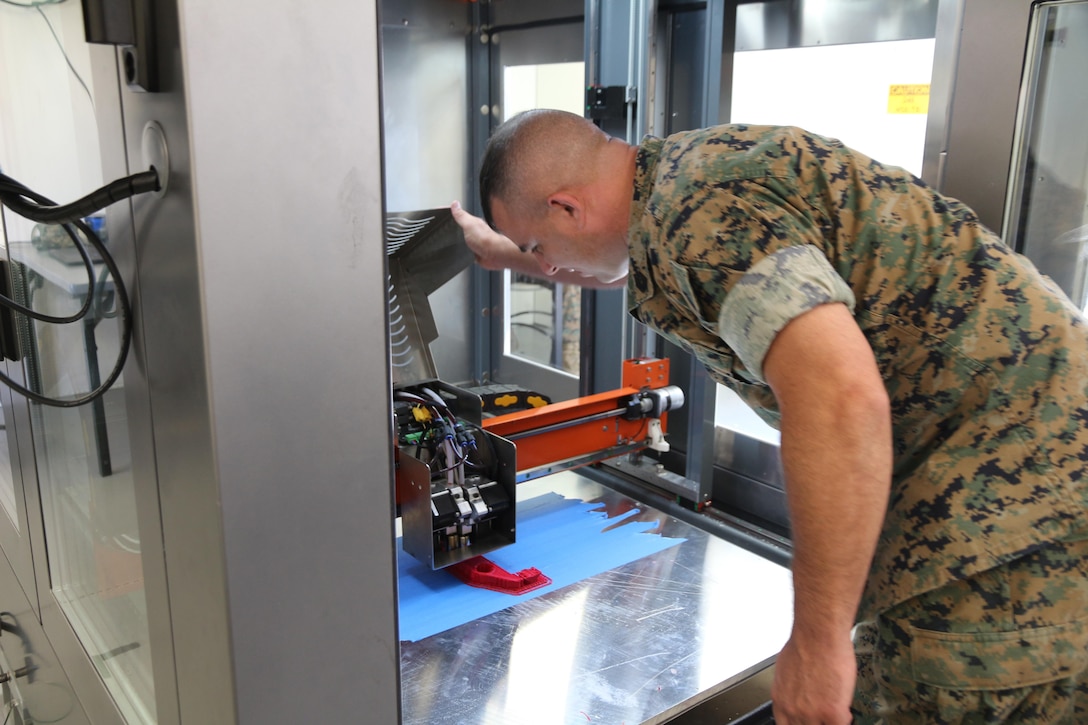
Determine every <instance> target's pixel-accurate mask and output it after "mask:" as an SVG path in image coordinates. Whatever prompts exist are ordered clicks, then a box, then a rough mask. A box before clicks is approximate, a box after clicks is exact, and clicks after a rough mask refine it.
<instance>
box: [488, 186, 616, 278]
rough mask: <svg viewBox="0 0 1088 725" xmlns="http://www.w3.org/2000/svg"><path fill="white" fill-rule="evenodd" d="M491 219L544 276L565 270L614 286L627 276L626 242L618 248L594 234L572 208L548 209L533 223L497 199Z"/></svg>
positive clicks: (553, 206) (601, 236) (551, 206)
mask: <svg viewBox="0 0 1088 725" xmlns="http://www.w3.org/2000/svg"><path fill="white" fill-rule="evenodd" d="M492 215H493V218H494V221H495V227H496V228H497V229H498V230H499V232H501V233H502V234H504V235H505V236H506V237H508V238H509V239H510V240H511V241H513V242H514V244H516V245H518V247H519V248H520V249H521V251H522V252H524V253H526V254H532V255H533V258H534V259H535V260H536V262H537V264H539V265H540V269H541V271H543V273H544V274H545V275H548V276H551V275H553V274H555V273H556V272H558V271H559V270H564V269H565V270H570V271H573V272H576V273H578V274H581V275H582V276H584V277H595V278H596V279H598V280H600V281H601V282H613V281H615V280H618V279H621V278H623V277H625V276H626V275H627V262H628V255H627V243H626V239H625V238H624V239H621V240H620V241H621V243H620V244H618V245H617V244H616V243H615V242H616V240H610V239H608V238H607V235H605V234H602V233H599V232H595V231H594V230H593V229H592V226H591V225H589V224H587V223H586V221H587V220H585V219H584V217H583V218H581V219H579V218H578V216H577V214H576V213H574V212H573V211H572V210H571V209H569V208H564V207H563V206H562V205H559V204H555V205H549V207H548V212H547V213H546V214H545V215H544V216H543V217H541V218H539V219H531V218H528V217H526V216H523V215H517V214H513V213H511V212H510V210H509V209H508V208H507V207H506V205H504V204H503V203H502V201H500V200H498V199H496V200H494V202H493V203H492ZM610 242H611V243H610Z"/></svg>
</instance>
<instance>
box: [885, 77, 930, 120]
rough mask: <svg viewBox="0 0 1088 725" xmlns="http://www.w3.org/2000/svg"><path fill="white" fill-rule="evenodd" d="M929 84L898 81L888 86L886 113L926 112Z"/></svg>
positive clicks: (927, 108) (927, 110) (927, 109)
mask: <svg viewBox="0 0 1088 725" xmlns="http://www.w3.org/2000/svg"><path fill="white" fill-rule="evenodd" d="M928 112H929V84H928V83H900V84H892V85H891V86H889V88H888V113H928Z"/></svg>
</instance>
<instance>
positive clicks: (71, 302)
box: [0, 2, 159, 723]
mask: <svg viewBox="0 0 1088 725" xmlns="http://www.w3.org/2000/svg"><path fill="white" fill-rule="evenodd" d="M90 58H91V55H90V51H89V46H88V45H87V44H86V42H85V41H84V33H83V19H82V10H81V5H80V3H70V2H62V3H34V4H30V5H27V6H25V7H18V6H15V5H12V4H5V5H0V167H2V168H3V171H4V173H6V174H8V175H9V176H11V177H13V178H15V179H17V180H18V181H20V182H21V183H23V184H25V185H26V186H28V187H29V188H31V189H33V190H34V191H36V192H38V193H40V194H43V195H44V196H46V197H49V198H51V199H53V200H54V201H57V202H61V203H66V202H70V201H74V200H75V199H77V198H80V197H81V196H83V195H85V194H87V193H89V192H91V191H93V190H94V189H97V188H99V187H100V186H102V184H103V182H104V180H103V178H102V161H101V158H100V155H99V141H98V139H99V135H98V134H99V129H98V127H97V121H96V114H95V104H96V101H97V102H103V101H101V100H100V99H98V98H96V95H95V88H94V84H93V81H92V77H91V72H90V65H91V60H90ZM116 213H123V210H121V209H119V210H118V211H117V212H116ZM86 221H87V222H88V224H89V225H90V226H91V227H92V228H95V227H99V226H100V221H101V220H100V219H95V218H91V219H87V220H86ZM4 227H5V231H6V238H7V252H8V255H9V258H10V260H11V262H12V268H13V277H15V279H14V280H13V283H14V287H15V288H16V290H20V291H21V294H20V295H19V296H20V297H21V299H22V301H23V303H24V304H26V305H27V306H30V307H32V308H33V309H35V310H37V311H40V312H44V313H48V314H52V315H70V314H72V313H74V312H76V311H77V310H78V309H79V308H80V306H81V305H82V304H83V301H84V299H85V298H86V297H87V295H88V294H89V289H90V284H89V279H90V276H89V275H88V274H87V271H86V268H85V267H84V266H83V264H82V262H80V261H78V260H79V257H78V256H76V257H75V260H76V261H75V263H73V258H72V257H71V253H72V252H73V247H72V242H71V240H70V239H69V238H68V236H67V235H66V234H65V233H64V232H63V230H62V229H60V228H59V227H56V226H46V225H41V224H35V223H34V222H32V221H29V220H27V219H24V218H20V217H18V216H16V215H15V214H13V213H11V212H10V211H8V210H5V211H4ZM101 231H102V235H103V236H104V237H105V236H107V235H106V232H105V227H104V226H103V227H101ZM104 241H106V244H107V246H108V245H109V240H108V238H107V239H105V240H104ZM93 276H94V280H95V289H96V291H95V293H94V295H93V299H92V305H91V308H90V312H89V313H88V314H87V315H86V316H85V317H84V318H83V319H82V320H80V321H77V322H73V323H70V324H63V325H60V324H47V323H41V322H34V323H33V324H32V325H27V326H25V327H24V334H25V337H26V339H25V342H26V343H27V344H26V345H25V346H24V350H25V353H26V354H25V357H24V376H25V380H26V385H27V387H29V388H30V389H31V390H34V391H35V392H38V393H40V394H42V395H45V396H49V397H53V398H72V397H75V396H79V395H84V394H86V393H88V392H89V391H90V390H92V389H94V388H95V387H96V386H97V384H98V381H100V380H103V379H105V378H107V377H108V375H109V373H110V371H111V370H112V369H113V367H114V364H115V361H116V359H117V355H118V350H119V339H120V337H121V336H120V329H121V326H120V319H119V317H118V315H117V312H116V310H117V306H116V299H115V295H114V280H113V279H112V278H111V277H110V275H109V274H108V272H107V271H106V269H105V265H103V264H95V265H94V275H93ZM130 359H131V358H130ZM123 386H124V379H123V377H122V378H121V379H120V380H118V382H117V383H116V384H115V385H114V386H113V387H112V388H111V389H110V390H109V391H108V392H107V393H106V395H105V396H103V397H102V398H100V399H98V400H97V401H96V402H95V403H93V404H86V405H81V406H79V407H72V408H61V407H50V406H45V405H40V404H37V403H34V404H32V405H31V409H30V419H31V428H32V431H31V434H32V436H33V442H34V452H35V467H36V472H37V483H38V486H39V488H40V498H41V503H42V512H43V521H42V522H41V525H42V526H43V527H44V534H45V535H44V538H45V543H46V551H47V554H48V562H47V563H48V569H46V567H42V568H40V569H39V571H41V572H45V571H48V576H49V587H50V589H51V591H52V593H53V595H54V597H55V598H56V601H57V603H58V604H59V606H60V608H61V610H62V611H63V612H64V614H65V616H66V617H67V619H68V621H69V622H70V623H71V626H72V629H73V631H74V632H75V634H76V636H77V637H78V638H79V640H80V642H81V643H82V645H83V647H84V648H85V650H86V651H87V654H88V655H89V658H90V661H91V662H92V663H93V665H94V667H95V668H97V670H98V672H99V673H100V675H101V676H102V680H103V682H104V683H105V686H106V687H107V688H108V690H109V691H110V693H111V695H112V696H113V698H114V700H115V701H116V703H117V705H118V707H119V709H120V710H121V712H122V713H123V714H124V716H125V720H126V722H129V723H150V722H155V720H156V715H155V698H154V691H153V683H152V676H151V653H150V644H149V636H148V618H147V602H146V598H145V595H144V581H143V567H142V559H141V556H142V553H141V552H142V551H143V549H144V547H145V544H146V542H144V541H143V540H142V537H141V532H140V529H139V526H138V522H137V517H136V505H135V501H136V499H135V485H136V484H135V481H134V480H133V476H132V466H131V461H130V455H129V433H128V427H127V421H126V411H125V405H124V391H123ZM17 400H18V401H19V403H20V404H22V403H21V401H22V398H17ZM23 480H24V481H27V480H28V478H27V476H25V475H24V478H23ZM28 485H31V484H28ZM7 490H8V485H7V484H6V482H5V484H4V485H3V486H2V487H0V491H5V492H6V491H7ZM3 496H4V494H0V499H2V498H3ZM5 508H6V505H5ZM30 524H31V526H34V525H35V522H30ZM147 548H150V549H152V550H154V549H157V548H159V547H157V546H150V547H147Z"/></svg>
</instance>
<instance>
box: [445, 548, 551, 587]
mask: <svg viewBox="0 0 1088 725" xmlns="http://www.w3.org/2000/svg"><path fill="white" fill-rule="evenodd" d="M446 571H448V572H450V573H451V574H453V575H454V576H455V577H457V578H458V579H460V580H461V581H463V582H464V583H465V584H468V585H469V586H470V587H476V588H478V589H490V590H491V591H493V592H503V593H504V594H524V593H525V592H531V591H533V590H534V589H539V588H540V587H546V586H548V585H549V584H551V583H552V580H551V578H550V577H546V576H544V575H543V574H542V573H541V572H540V570H539V569H537V568H535V567H534V568H530V569H522V570H521V571H519V572H518V573H517V574H511V573H510V572H508V571H506V570H505V569H503V568H502V567H501V566H498V565H496V564H495V563H494V562H493V561H490V560H488V559H486V558H484V557H482V556H477V557H473V558H472V559H466V560H464V561H459V562H457V563H456V564H453V565H452V566H448V567H446Z"/></svg>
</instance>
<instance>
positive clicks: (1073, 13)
mask: <svg viewBox="0 0 1088 725" xmlns="http://www.w3.org/2000/svg"><path fill="white" fill-rule="evenodd" d="M1029 43H1030V45H1029V48H1028V65H1027V67H1026V71H1025V74H1024V79H1025V87H1026V92H1025V93H1024V94H1022V96H1021V97H1022V98H1023V99H1024V100H1023V104H1024V105H1023V107H1022V108H1021V109H1020V114H1019V120H1018V127H1017V140H1016V150H1017V151H1016V153H1017V164H1016V167H1015V169H1014V174H1013V176H1014V178H1013V182H1012V183H1011V184H1009V189H1010V194H1011V201H1012V203H1010V204H1007V205H1006V210H1007V211H1006V219H1005V226H1006V230H1005V238H1006V239H1008V240H1010V241H1011V242H1012V243H1014V244H1015V248H1016V249H1017V250H1018V251H1020V252H1022V253H1024V254H1025V255H1027V256H1028V257H1029V258H1030V259H1031V260H1032V261H1034V262H1035V264H1036V265H1037V266H1038V267H1039V270H1040V271H1041V272H1042V273H1043V274H1046V275H1049V276H1050V277H1051V278H1052V279H1053V280H1054V281H1055V282H1057V283H1058V284H1059V285H1060V286H1061V288H1062V289H1063V290H1065V292H1066V294H1068V295H1069V296H1070V298H1071V299H1072V300H1073V302H1074V304H1076V305H1077V307H1079V308H1080V309H1082V310H1084V311H1085V312H1086V313H1088V131H1086V130H1085V125H1084V119H1085V118H1088V86H1085V83H1084V69H1085V68H1088V2H1084V1H1083V0H1081V1H1080V2H1051V3H1041V4H1039V5H1037V6H1036V7H1035V8H1034V15H1033V19H1032V30H1031V36H1030V41H1029Z"/></svg>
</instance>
